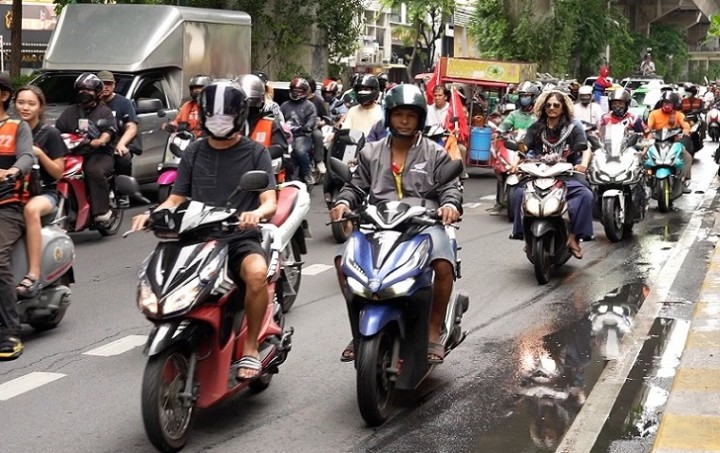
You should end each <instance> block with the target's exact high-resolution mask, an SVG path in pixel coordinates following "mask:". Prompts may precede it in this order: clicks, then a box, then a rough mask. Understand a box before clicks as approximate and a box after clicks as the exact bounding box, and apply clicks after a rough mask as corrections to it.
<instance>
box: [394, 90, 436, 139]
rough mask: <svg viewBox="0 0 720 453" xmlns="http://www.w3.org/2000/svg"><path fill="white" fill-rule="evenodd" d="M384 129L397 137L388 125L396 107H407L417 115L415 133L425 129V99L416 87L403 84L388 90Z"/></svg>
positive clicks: (395, 132)
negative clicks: (387, 129)
mask: <svg viewBox="0 0 720 453" xmlns="http://www.w3.org/2000/svg"><path fill="white" fill-rule="evenodd" d="M384 102H385V127H386V128H389V129H390V133H392V134H393V135H396V136H397V135H398V133H397V131H395V130H393V127H392V125H391V124H390V115H391V113H392V111H393V110H394V109H396V108H398V107H409V108H412V109H413V110H415V111H417V113H418V125H417V130H416V131H415V132H417V131H421V130H423V129H424V128H425V119H426V118H427V99H425V95H424V94H423V93H422V91H420V88H418V87H417V85H412V84H403V85H397V86H394V87H392V88H390V89H389V90H388V91H387V93H386V94H385V98H384Z"/></svg>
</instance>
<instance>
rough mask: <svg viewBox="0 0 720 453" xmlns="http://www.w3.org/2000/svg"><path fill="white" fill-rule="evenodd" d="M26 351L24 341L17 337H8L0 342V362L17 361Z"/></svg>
mask: <svg viewBox="0 0 720 453" xmlns="http://www.w3.org/2000/svg"><path fill="white" fill-rule="evenodd" d="M24 350H25V346H23V342H22V340H20V338H18V337H15V336H7V337H5V338H3V339H2V340H0V360H3V361H6V360H15V359H17V358H18V357H20V356H21V355H22V353H23V351H24Z"/></svg>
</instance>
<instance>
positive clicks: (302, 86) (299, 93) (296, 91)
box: [289, 77, 310, 101]
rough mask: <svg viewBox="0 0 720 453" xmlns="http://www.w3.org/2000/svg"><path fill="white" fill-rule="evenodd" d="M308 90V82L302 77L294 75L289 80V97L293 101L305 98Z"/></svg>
mask: <svg viewBox="0 0 720 453" xmlns="http://www.w3.org/2000/svg"><path fill="white" fill-rule="evenodd" d="M309 92H310V84H309V83H308V81H307V80H305V79H303V78H302V77H295V78H294V79H292V82H290V95H289V96H290V99H292V100H293V101H301V100H303V99H305V98H307V96H308V93H309Z"/></svg>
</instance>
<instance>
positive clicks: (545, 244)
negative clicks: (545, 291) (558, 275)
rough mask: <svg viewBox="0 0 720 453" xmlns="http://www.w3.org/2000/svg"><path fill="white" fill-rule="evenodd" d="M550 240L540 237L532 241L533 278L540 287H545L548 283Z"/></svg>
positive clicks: (550, 265)
mask: <svg viewBox="0 0 720 453" xmlns="http://www.w3.org/2000/svg"><path fill="white" fill-rule="evenodd" d="M549 239H550V238H549V237H547V236H540V237H539V238H535V237H534V238H533V239H532V253H533V265H534V267H535V278H537V281H538V283H539V284H540V285H547V284H548V282H549V281H550V271H551V270H552V261H551V260H550V252H549V249H550V240H549Z"/></svg>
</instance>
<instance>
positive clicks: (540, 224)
mask: <svg viewBox="0 0 720 453" xmlns="http://www.w3.org/2000/svg"><path fill="white" fill-rule="evenodd" d="M551 231H557V226H556V225H555V224H554V223H553V222H549V221H547V220H536V221H534V222H533V223H532V225H531V226H530V234H532V235H533V236H535V237H536V238H539V237H542V236H544V235H545V234H546V233H549V232H551Z"/></svg>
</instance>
